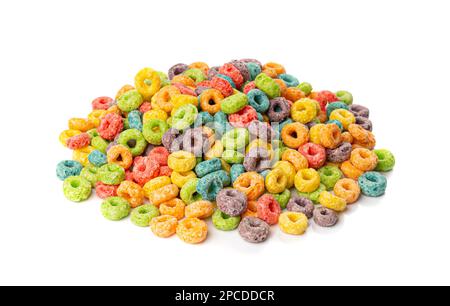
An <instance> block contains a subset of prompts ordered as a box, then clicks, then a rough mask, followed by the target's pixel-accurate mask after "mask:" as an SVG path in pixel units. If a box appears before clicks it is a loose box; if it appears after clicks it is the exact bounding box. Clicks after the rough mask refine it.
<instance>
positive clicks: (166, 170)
mask: <svg viewBox="0 0 450 306" xmlns="http://www.w3.org/2000/svg"><path fill="white" fill-rule="evenodd" d="M172 172H173V170H172V169H170V168H169V166H162V167H161V168H159V176H171V175H172Z"/></svg>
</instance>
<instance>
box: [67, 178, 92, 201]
mask: <svg viewBox="0 0 450 306" xmlns="http://www.w3.org/2000/svg"><path fill="white" fill-rule="evenodd" d="M63 192H64V196H65V197H66V198H67V199H68V200H70V201H72V202H81V201H84V200H87V199H88V198H89V196H90V195H91V192H92V185H91V183H90V182H89V181H88V180H86V179H85V178H83V177H81V176H69V177H68V178H66V179H65V180H64V184H63Z"/></svg>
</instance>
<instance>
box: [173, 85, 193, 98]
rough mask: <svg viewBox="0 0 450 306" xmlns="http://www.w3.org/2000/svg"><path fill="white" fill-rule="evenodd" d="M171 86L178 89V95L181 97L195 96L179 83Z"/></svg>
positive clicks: (190, 90)
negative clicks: (181, 95)
mask: <svg viewBox="0 0 450 306" xmlns="http://www.w3.org/2000/svg"><path fill="white" fill-rule="evenodd" d="M172 85H173V86H175V87H176V88H178V90H179V91H180V93H181V94H183V95H190V96H194V97H196V96H197V94H196V93H195V91H194V90H193V89H192V88H189V87H187V86H186V85H183V84H181V83H173V84H172Z"/></svg>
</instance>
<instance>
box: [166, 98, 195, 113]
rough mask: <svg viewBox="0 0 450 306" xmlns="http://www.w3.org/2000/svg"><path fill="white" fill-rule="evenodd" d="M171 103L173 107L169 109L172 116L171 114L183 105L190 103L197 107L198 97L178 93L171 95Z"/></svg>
mask: <svg viewBox="0 0 450 306" xmlns="http://www.w3.org/2000/svg"><path fill="white" fill-rule="evenodd" d="M172 104H173V109H172V111H171V115H172V116H173V114H174V113H175V112H176V110H177V109H178V108H180V107H181V106H183V105H187V104H192V105H194V106H195V107H198V99H197V97H194V96H191V95H182V94H179V95H175V96H173V97H172Z"/></svg>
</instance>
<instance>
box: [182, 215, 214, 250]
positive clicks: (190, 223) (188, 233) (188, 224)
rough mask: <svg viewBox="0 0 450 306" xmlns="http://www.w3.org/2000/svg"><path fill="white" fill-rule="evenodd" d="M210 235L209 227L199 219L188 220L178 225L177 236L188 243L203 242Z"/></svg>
mask: <svg viewBox="0 0 450 306" xmlns="http://www.w3.org/2000/svg"><path fill="white" fill-rule="evenodd" d="M207 235H208V226H207V225H206V223H205V221H203V220H200V219H198V218H186V219H184V220H182V221H180V223H179V224H178V227H177V236H178V237H179V238H180V239H181V240H182V241H184V242H186V243H191V244H196V243H200V242H203V241H204V240H205V239H206V236H207Z"/></svg>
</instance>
